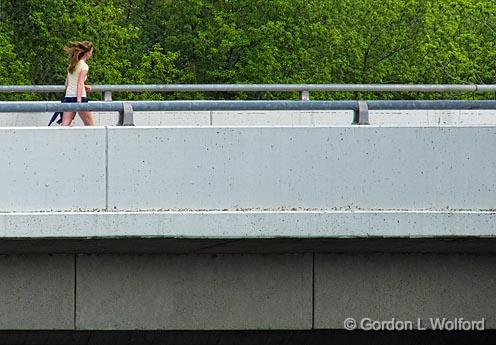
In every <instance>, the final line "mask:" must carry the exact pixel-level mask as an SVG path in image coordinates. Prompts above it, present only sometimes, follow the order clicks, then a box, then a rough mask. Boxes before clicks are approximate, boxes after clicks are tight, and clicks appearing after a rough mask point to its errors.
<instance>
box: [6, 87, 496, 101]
mask: <svg viewBox="0 0 496 345" xmlns="http://www.w3.org/2000/svg"><path fill="white" fill-rule="evenodd" d="M315 91H322V92H431V93H432V92H440V93H444V92H475V93H486V92H496V85H481V84H417V85H415V84H147V85H93V92H100V93H102V100H105V101H111V100H112V93H113V92H298V94H299V99H300V100H309V99H310V92H315ZM0 92H1V93H12V92H18V93H19V92H35V93H48V92H64V86H63V85H0Z"/></svg>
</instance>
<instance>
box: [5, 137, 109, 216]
mask: <svg viewBox="0 0 496 345" xmlns="http://www.w3.org/2000/svg"><path fill="white" fill-rule="evenodd" d="M0 142H1V145H0V166H1V167H2V168H1V169H0V194H1V197H0V212H9V211H13V212H22V211H49V210H93V209H99V208H104V207H105V129H104V128H91V129H84V130H82V129H77V128H71V129H56V128H43V129H41V128H17V129H6V128H0Z"/></svg>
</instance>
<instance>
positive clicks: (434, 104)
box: [0, 100, 496, 125]
mask: <svg viewBox="0 0 496 345" xmlns="http://www.w3.org/2000/svg"><path fill="white" fill-rule="evenodd" d="M414 109H420V110H426V109H432V110H490V109H496V100H479V101H463V100H432V101H415V100H409V101H308V102H300V101H132V102H123V101H114V102H102V101H96V102H89V103H61V102H39V101H27V102H0V113H2V112H3V113H5V112H14V113H17V112H57V111H95V112H100V111H103V112H113V111H115V112H119V114H120V118H119V124H121V125H132V124H133V111H214V110H217V111H243V110H244V111H246V110H267V111H270V110H293V111H294V110H352V111H353V112H354V119H353V123H354V124H368V122H369V121H368V111H369V110H414ZM495 114H496V112H495Z"/></svg>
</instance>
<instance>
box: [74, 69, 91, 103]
mask: <svg viewBox="0 0 496 345" xmlns="http://www.w3.org/2000/svg"><path fill="white" fill-rule="evenodd" d="M87 75H88V71H86V70H83V71H81V72H79V76H78V81H77V89H76V97H77V102H78V103H81V100H82V98H83V89H84V81H85V80H86V76H87Z"/></svg>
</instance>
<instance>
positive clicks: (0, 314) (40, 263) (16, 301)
mask: <svg viewBox="0 0 496 345" xmlns="http://www.w3.org/2000/svg"><path fill="white" fill-rule="evenodd" d="M73 328H74V256H73V255H35V256H22V255H16V256H0V329H10V330H14V329H31V330H35V329H73Z"/></svg>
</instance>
